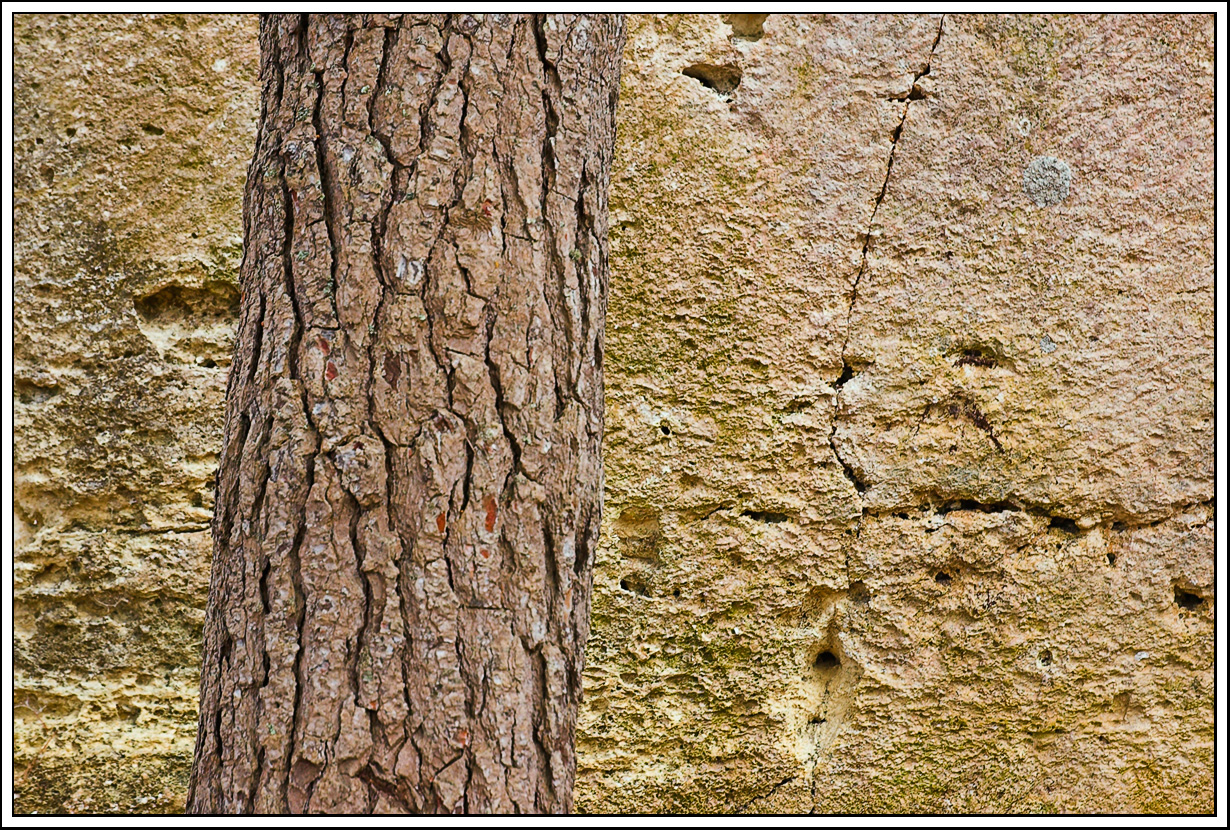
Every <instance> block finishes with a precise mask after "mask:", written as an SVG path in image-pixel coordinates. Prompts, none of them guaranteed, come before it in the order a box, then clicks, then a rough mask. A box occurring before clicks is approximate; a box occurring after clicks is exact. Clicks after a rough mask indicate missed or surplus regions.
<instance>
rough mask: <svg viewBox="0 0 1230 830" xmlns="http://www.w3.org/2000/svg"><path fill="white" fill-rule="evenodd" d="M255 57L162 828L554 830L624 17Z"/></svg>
mask: <svg viewBox="0 0 1230 830" xmlns="http://www.w3.org/2000/svg"><path fill="white" fill-rule="evenodd" d="M260 37H261V51H262V58H261V78H262V84H263V93H262V100H261V120H260V130H259V134H258V138H257V149H256V153H255V156H254V158H253V161H252V164H251V166H250V167H249V170H248V183H247V191H246V196H245V204H244V230H245V238H246V248H245V257H244V262H243V266H242V270H241V275H240V280H241V284H242V289H243V310H242V313H241V320H240V326H239V333H238V337H237V342H236V346H235V359H234V361H233V363H232V368H231V374H230V381H229V385H228V388H227V411H226V426H225V438H224V444H223V451H222V459H221V463H220V468H219V471H218V487H217V502H216V507H215V514H214V524H213V535H214V562H213V573H212V578H211V585H210V592H209V603H208V608H207V611H206V621H205V646H204V663H203V669H202V674H201V713H200V724H199V730H198V736H197V744H196V753H195V757H194V761H193V769H192V777H191V782H190V786H189V797H188V809H189V811H190V812H194V813H235V812H260V813H284V812H291V813H301V812H325V813H338V812H347V813H351V812H353V813H365V812H406V811H409V812H428V813H431V812H467V813H479V812H482V813H487V812H495V813H516V812H522V813H537V812H565V811H568V810H569V809H570V808H571V805H572V787H573V779H574V776H575V754H574V733H575V725H576V712H577V706H578V703H579V701H580V697H581V670H582V665H583V660H584V646H585V641H586V639H587V637H588V633H589V602H590V589H591V585H592V569H593V560H594V554H595V548H596V544H597V540H598V527H599V517H600V512H601V502H602V458H601V438H602V416H603V378H602V350H603V322H604V317H605V310H606V297H607V270H608V261H607V187H608V182H609V176H610V166H611V155H612V152H613V139H614V130H615V124H614V110H615V102H616V97H617V90H618V83H619V66H620V55H621V50H622V47H623V40H624V23H623V19H622V16H620V15H504V14H497V15H487V16H471V15H443V14H435V15H404V16H397V15H387V16H386V15H329V16H318V15H272V16H265V17H264V18H263V19H262V22H261V35H260Z"/></svg>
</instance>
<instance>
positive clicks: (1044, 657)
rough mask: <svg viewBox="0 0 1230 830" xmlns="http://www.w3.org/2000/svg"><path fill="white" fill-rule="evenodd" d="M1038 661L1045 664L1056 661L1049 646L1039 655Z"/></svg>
mask: <svg viewBox="0 0 1230 830" xmlns="http://www.w3.org/2000/svg"><path fill="white" fill-rule="evenodd" d="M1038 662H1039V663H1041V664H1042V665H1044V666H1049V665H1050V664H1051V663H1053V662H1055V658H1054V655H1052V654H1051V650H1050V649H1049V648H1045V649H1043V650H1042V652H1041V653H1040V654H1039V655H1038Z"/></svg>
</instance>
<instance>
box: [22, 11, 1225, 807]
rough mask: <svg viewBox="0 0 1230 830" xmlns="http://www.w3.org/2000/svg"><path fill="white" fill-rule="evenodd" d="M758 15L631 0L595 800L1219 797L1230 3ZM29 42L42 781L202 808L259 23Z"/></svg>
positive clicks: (610, 377) (64, 29)
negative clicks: (1216, 108)
mask: <svg viewBox="0 0 1230 830" xmlns="http://www.w3.org/2000/svg"><path fill="white" fill-rule="evenodd" d="M725 18H729V19H725ZM725 18H724V16H722V15H669V16H633V17H632V18H630V20H629V40H628V46H627V49H626V51H625V61H624V69H623V81H622V86H621V98H620V102H619V113H618V117H619V125H618V146H617V150H616V159H615V169H614V173H613V179H612V190H611V216H610V220H611V271H612V278H611V294H610V305H609V310H608V315H607V341H606V347H605V355H606V378H607V381H606V383H607V410H606V438H605V455H606V495H605V507H604V527H603V543H602V546H601V548H600V551H599V556H598V561H597V571H596V576H595V589H594V605H593V613H592V636H591V639H590V644H589V650H588V657H587V669H586V674H585V682H584V686H585V700H584V707H583V711H582V715H581V720H580V723H579V729H580V732H581V734H580V739H579V745H578V756H579V769H578V778H577V787H576V798H577V807H578V809H579V810H582V811H589V812H604V813H605V812H620V811H635V812H658V811H699V812H721V811H735V810H746V811H749V812H808V811H811V810H815V811H817V812H826V811H833V812H861V811H894V812H898V811H943V810H950V811H952V810H955V811H993V812H1015V811H1033V812H1054V811H1061V812H1062V811H1081V812H1084V811H1096V812H1138V811H1164V812H1201V811H1209V810H1211V809H1212V799H1213V777H1212V769H1213V765H1212V758H1213V731H1212V729H1213V657H1214V645H1213V642H1214V641H1213V635H1214V619H1213V616H1214V615H1213V605H1214V593H1213V573H1212V570H1213V531H1214V512H1215V511H1214V505H1213V501H1212V499H1213V453H1212V447H1213V421H1212V416H1213V365H1214V364H1213V347H1214V336H1213V303H1212V297H1213V293H1212V292H1213V221H1214V219H1213V207H1214V202H1213V191H1212V181H1213V179H1212V177H1213V146H1212V135H1213V129H1212V101H1213V66H1212V63H1213V46H1212V37H1213V35H1212V28H1213V23H1212V17H1211V16H1203V17H1202V16H1195V17H1157V16H1155V17H1089V18H1086V17H1062V18H1050V17H1031V16H1012V17H972V16H959V15H958V16H948V17H945V18H944V19H943V21H942V32H941V20H940V18H939V17H938V16H927V15H919V16H913V15H910V16H884V17H851V16H829V15H806V16H804V15H798V16H796V15H769V16H767V17H765V16H762V15H753V14H746V15H727V16H725ZM15 47H16V52H15V54H16V62H17V67H18V73H17V78H16V105H17V111H16V118H15V132H16V136H15V150H16V154H17V158H18V166H17V174H18V175H17V178H16V180H15V182H14V186H15V204H16V211H17V240H16V242H17V249H16V254H17V273H16V304H15V313H16V323H17V326H16V331H17V339H16V343H15V356H16V363H17V375H16V378H15V386H16V391H17V403H16V410H17V412H16V429H17V435H18V437H19V440H18V445H17V448H16V449H17V458H16V471H17V476H16V501H17V519H18V522H17V524H18V538H17V565H16V575H17V596H16V599H17V602H16V611H17V620H16V631H15V634H16V652H15V657H16V690H17V692H16V693H17V703H18V708H17V712H16V719H17V722H16V724H15V739H16V756H17V757H16V762H17V763H16V766H17V770H18V772H17V779H18V781H17V791H18V802H17V805H16V807H17V809H18V810H32V809H38V810H40V811H43V810H69V811H91V810H106V811H128V810H137V809H146V810H166V809H168V807H170V808H174V807H176V806H177V805H179V804H182V798H183V793H184V788H185V787H186V783H187V781H186V773H187V764H188V761H189V757H190V754H191V749H192V737H193V734H194V731H195V723H196V721H195V715H196V712H195V706H196V679H197V671H198V669H197V665H196V662H197V660H198V659H199V649H200V645H199V637H200V625H201V620H202V612H203V607H204V602H205V594H206V584H207V579H208V548H209V538H208V532H207V531H206V524H207V522H208V520H209V517H210V514H211V511H212V498H213V496H212V490H211V476H212V473H213V470H214V468H215V467H216V464H217V455H216V454H217V451H218V448H219V446H220V441H221V415H222V405H221V403H222V396H223V392H224V384H225V370H226V366H227V362H228V361H229V358H230V351H231V329H232V327H233V325H234V321H235V319H236V313H237V293H236V292H235V289H234V284H235V283H234V273H235V271H236V269H237V267H238V264H239V256H240V249H239V240H240V237H241V233H242V228H241V227H240V225H239V221H240V219H239V217H240V198H241V191H242V185H243V179H244V170H245V166H246V164H247V163H248V160H249V159H250V158H251V152H252V147H253V146H254V140H255V136H254V125H255V120H256V115H257V112H256V106H257V78H256V58H257V54H256V50H257V46H256V24H255V20H254V19H252V18H241V17H219V18H206V17H185V18H180V17H162V18H133V19H131V20H126V19H124V18H115V17H108V18H94V17H63V18H60V17H50V16H30V15H27V16H22V17H19V18H17V28H16V41H15ZM69 130H75V132H74V133H73V134H72V135H69V132H68V131H69ZM159 131H161V132H159ZM1046 157H1049V158H1053V159H1056V160H1057V164H1058V163H1062V165H1064V166H1066V167H1067V169H1068V171H1069V174H1070V181H1069V182H1068V188H1067V194H1066V196H1063V195H1062V193H1061V191H1062V188H1052V189H1051V190H1050V191H1048V193H1049V194H1052V195H1047V197H1046V198H1044V199H1042V201H1043V202H1045V203H1046V204H1043V205H1039V204H1038V200H1037V199H1036V198H1035V195H1032V194H1031V189H1030V188H1028V187H1027V186H1026V176H1027V171H1028V170H1029V168H1030V165H1031V164H1032V163H1033V162H1034V161H1035V160H1036V159H1039V158H1046ZM1053 169H1059V168H1058V166H1057V165H1056V166H1054V167H1053ZM1034 190H1035V191H1036V188H1035V189H1034ZM1061 196H1062V198H1060V197H1061ZM194 234H195V236H194ZM23 701H24V703H23ZM35 760H36V761H37V762H36V763H35V764H34V766H33V767H31V766H30V764H31V762H32V761H35ZM87 799H92V800H87ZM142 799H145V800H144V801H142Z"/></svg>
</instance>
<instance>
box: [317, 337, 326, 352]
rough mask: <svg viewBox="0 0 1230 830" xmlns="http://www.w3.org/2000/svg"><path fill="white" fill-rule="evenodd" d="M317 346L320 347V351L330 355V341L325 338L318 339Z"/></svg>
mask: <svg viewBox="0 0 1230 830" xmlns="http://www.w3.org/2000/svg"><path fill="white" fill-rule="evenodd" d="M316 345H318V346H320V350H321V351H322V352H324V353H325V354H328V353H329V341H328V340H326V339H324V338H323V337H320V338H317V340H316Z"/></svg>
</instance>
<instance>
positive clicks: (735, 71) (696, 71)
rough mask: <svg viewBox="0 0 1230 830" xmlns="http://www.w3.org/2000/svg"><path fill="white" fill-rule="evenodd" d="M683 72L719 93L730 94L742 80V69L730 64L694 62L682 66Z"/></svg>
mask: <svg viewBox="0 0 1230 830" xmlns="http://www.w3.org/2000/svg"><path fill="white" fill-rule="evenodd" d="M683 74H684V75H687V76H688V77H689V78H695V79H696V80H698V81H700V82H701V85H702V86H706V87H708V88H709V89H712V90H713V91H714V92H716V93H718V94H719V95H730V94H731V93H733V92H734V91H735V88H736V87H738V86H739V82H740V81H741V80H743V70H742V69H740V68H739V67H737V66H732V65H731V64H712V63H694V64H692V65H691V66H689V67H686V68H684V70H683Z"/></svg>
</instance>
